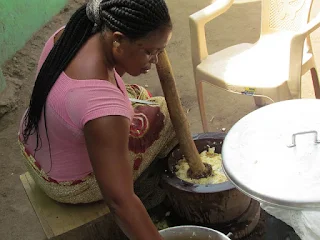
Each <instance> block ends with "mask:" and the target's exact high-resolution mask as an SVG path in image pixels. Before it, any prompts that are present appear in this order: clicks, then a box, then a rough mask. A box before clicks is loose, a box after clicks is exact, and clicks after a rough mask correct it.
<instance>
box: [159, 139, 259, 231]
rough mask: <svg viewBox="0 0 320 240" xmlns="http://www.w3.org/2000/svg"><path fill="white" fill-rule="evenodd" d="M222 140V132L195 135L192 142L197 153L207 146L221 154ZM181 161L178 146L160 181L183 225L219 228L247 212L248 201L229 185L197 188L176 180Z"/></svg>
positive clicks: (195, 185) (171, 155) (227, 183)
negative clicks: (178, 165)
mask: <svg viewBox="0 0 320 240" xmlns="http://www.w3.org/2000/svg"><path fill="white" fill-rule="evenodd" d="M224 138H225V134H224V133H206V134H204V133H203V134H198V135H196V136H194V142H195V145H196V147H197V149H198V151H199V152H202V151H203V150H207V148H208V146H210V147H215V148H216V152H218V153H220V152H221V148H222V143H223V141H224ZM181 158H182V152H181V151H180V149H179V146H177V147H176V148H175V149H174V150H173V151H172V152H171V153H170V154H169V157H168V167H169V170H168V171H167V173H166V174H165V175H164V176H163V182H164V187H165V188H166V190H167V191H168V196H169V199H170V202H171V204H172V207H173V209H174V211H175V212H176V214H177V215H178V216H179V217H180V218H182V219H184V220H186V223H191V224H197V225H198V224H201V225H202V226H206V227H212V228H215V229H220V227H219V225H222V224H223V225H228V224H231V223H232V222H233V221H234V220H236V219H239V218H240V217H241V215H242V214H244V213H245V212H246V210H247V209H248V208H249V205H250V203H251V198H250V197H248V196H246V195H245V194H243V193H242V192H240V191H239V190H237V189H236V188H235V187H234V185H233V184H232V183H231V182H229V181H228V182H224V183H221V184H208V185H199V184H192V183H188V182H185V181H182V180H181V179H179V178H178V177H176V175H175V166H176V163H177V162H178V161H179V160H180V159H181ZM257 219H259V216H257ZM251 230H252V229H251ZM251 230H249V232H250V231H251Z"/></svg>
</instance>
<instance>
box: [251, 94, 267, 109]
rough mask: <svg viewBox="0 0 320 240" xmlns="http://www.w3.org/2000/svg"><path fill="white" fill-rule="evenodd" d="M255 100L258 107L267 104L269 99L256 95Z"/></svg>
mask: <svg viewBox="0 0 320 240" xmlns="http://www.w3.org/2000/svg"><path fill="white" fill-rule="evenodd" d="M253 98H254V102H255V104H256V106H257V107H263V106H265V105H267V101H266V99H265V98H264V97H256V96H254V97H253Z"/></svg>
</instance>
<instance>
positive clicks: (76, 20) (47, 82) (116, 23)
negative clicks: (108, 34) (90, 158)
mask: <svg viewBox="0 0 320 240" xmlns="http://www.w3.org/2000/svg"><path fill="white" fill-rule="evenodd" d="M161 27H169V28H171V27H172V23H171V19H170V15H169V11H168V8H167V5H166V3H165V0H89V2H88V3H87V4H85V5H83V6H82V7H81V8H79V9H78V10H77V11H76V12H75V13H74V15H73V16H72V17H71V19H70V21H69V22H68V23H67V25H66V27H65V30H64V32H63V34H62V35H61V37H60V39H59V40H58V41H57V42H56V43H55V45H54V47H53V48H52V50H51V51H50V53H49V55H48V57H47V58H46V60H45V62H44V64H43V65H42V67H41V69H40V71H39V74H38V76H37V79H36V82H35V85H34V88H33V92H32V95H31V99H30V104H29V108H28V111H27V114H26V116H25V119H24V127H25V129H24V131H23V140H24V143H27V141H28V138H29V136H30V135H33V134H34V133H35V134H36V136H37V144H36V149H35V151H37V150H38V149H39V144H40V145H41V138H40V136H39V121H40V119H41V116H42V114H43V116H44V123H45V128H46V134H47V138H48V142H49V136H48V133H47V121H46V100H47V97H48V95H49V93H50V91H51V89H52V87H53V85H54V84H55V82H56V81H57V79H58V77H59V76H60V75H61V73H62V72H63V71H64V70H65V69H66V68H67V66H68V65H69V63H70V62H71V61H72V59H73V58H74V57H75V55H76V54H77V52H78V51H79V50H80V49H81V48H82V46H83V45H84V44H85V43H86V42H87V40H88V39H89V38H90V37H91V36H92V35H93V34H95V33H97V32H99V31H103V30H109V31H112V32H116V31H118V32H121V33H122V34H124V35H125V36H127V37H128V38H129V39H131V40H136V39H139V38H143V37H145V36H146V35H148V34H149V33H150V32H152V31H154V30H157V29H159V28H161ZM49 150H50V142H49Z"/></svg>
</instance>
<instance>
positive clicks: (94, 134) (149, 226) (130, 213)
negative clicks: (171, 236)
mask: <svg viewBox="0 0 320 240" xmlns="http://www.w3.org/2000/svg"><path fill="white" fill-rule="evenodd" d="M129 126H130V123H129V120H128V119H127V118H125V117H122V116H108V117H103V118H98V119H95V120H92V121H89V122H88V123H87V124H86V125H85V127H84V135H85V139H86V145H87V150H88V153H89V157H90V159H91V163H92V166H93V170H94V173H95V176H96V179H97V182H98V184H99V186H100V189H101V192H102V194H103V196H104V199H105V200H106V202H107V204H108V206H109V208H110V210H111V212H112V213H113V214H114V215H115V218H116V221H117V223H118V225H119V226H120V227H121V229H122V231H123V232H124V233H125V234H126V235H127V236H128V238H130V239H134V240H151V239H152V240H160V239H162V238H161V236H160V234H159V233H158V231H157V229H156V227H155V226H154V224H153V222H152V221H151V219H150V217H149V215H148V213H147V211H146V209H145V207H144V206H143V204H142V202H141V201H140V199H139V198H138V197H137V196H136V195H135V193H134V188H133V177H132V172H133V170H132V166H131V164H130V162H129V154H128V139H129Z"/></svg>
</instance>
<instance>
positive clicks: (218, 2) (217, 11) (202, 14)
mask: <svg viewBox="0 0 320 240" xmlns="http://www.w3.org/2000/svg"><path fill="white" fill-rule="evenodd" d="M233 2H234V0H215V1H214V2H213V3H212V4H210V5H209V6H207V7H205V8H203V9H202V10H200V11H198V12H196V13H194V14H192V15H190V17H189V27H190V37H191V53H192V62H193V67H194V68H195V67H196V66H197V65H198V64H200V63H201V61H202V60H203V59H205V58H206V57H207V56H208V49H207V42H206V36H205V28H204V27H205V25H206V24H207V23H208V22H209V21H211V20H212V19H214V18H216V17H218V16H219V15H221V14H223V13H224V12H226V11H227V10H228V9H229V8H230V7H231V6H232V4H233Z"/></svg>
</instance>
